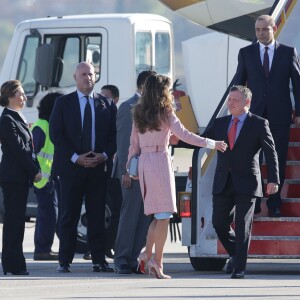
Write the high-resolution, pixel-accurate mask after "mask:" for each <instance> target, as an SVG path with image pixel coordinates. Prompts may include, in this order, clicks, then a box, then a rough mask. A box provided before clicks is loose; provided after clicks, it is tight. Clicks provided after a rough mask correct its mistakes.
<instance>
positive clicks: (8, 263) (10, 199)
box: [1, 182, 29, 272]
mask: <svg viewBox="0 0 300 300" xmlns="http://www.w3.org/2000/svg"><path fill="white" fill-rule="evenodd" d="M1 187H2V191H3V205H4V218H3V235H2V260H1V261H2V267H3V271H4V272H20V271H26V262H25V257H24V254H23V239H24V231H25V215H26V203H27V197H28V192H29V183H17V182H4V183H1Z"/></svg>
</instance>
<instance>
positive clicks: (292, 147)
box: [287, 142, 300, 160]
mask: <svg viewBox="0 0 300 300" xmlns="http://www.w3.org/2000/svg"><path fill="white" fill-rule="evenodd" d="M287 160H300V143H299V142H290V143H289V149H288V155H287Z"/></svg>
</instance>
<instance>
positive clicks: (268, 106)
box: [234, 15, 300, 217]
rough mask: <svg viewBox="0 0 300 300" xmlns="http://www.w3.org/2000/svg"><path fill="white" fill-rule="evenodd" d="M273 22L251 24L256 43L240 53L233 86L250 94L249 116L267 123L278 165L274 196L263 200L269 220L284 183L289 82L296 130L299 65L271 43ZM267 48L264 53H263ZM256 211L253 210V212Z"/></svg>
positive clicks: (293, 52) (294, 56) (289, 116)
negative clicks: (257, 116) (250, 113)
mask: <svg viewBox="0 0 300 300" xmlns="http://www.w3.org/2000/svg"><path fill="white" fill-rule="evenodd" d="M276 30H277V27H276V25H275V21H274V19H273V18H272V17H270V16H268V15H262V16H260V17H258V19H257V21H256V23H255V32H256V37H257V39H258V42H257V43H254V44H252V45H250V46H247V47H245V48H242V49H240V52H239V56H238V67H237V71H236V75H235V78H234V84H235V85H239V84H240V85H245V86H247V87H248V88H249V89H250V90H251V92H252V93H253V97H252V102H251V112H252V113H254V114H257V115H259V116H261V117H263V118H266V119H267V120H268V121H269V123H270V129H271V133H272V135H273V138H274V142H275V147H276V151H277V154H278V162H279V175H280V186H279V190H278V193H276V194H273V195H271V196H270V197H269V199H268V200H267V205H268V208H269V216H271V217H280V216H281V211H280V205H281V198H280V192H281V188H282V185H283V183H284V179H285V166H286V159H287V152H288V143H289V131H290V124H291V122H292V102H291V97H290V81H291V82H292V85H293V93H294V100H295V119H294V122H295V124H296V126H297V127H299V126H300V65H299V59H298V56H297V52H296V49H295V48H292V47H288V46H285V45H283V44H279V43H278V42H277V41H275V39H274V34H275V32H276ZM266 47H267V49H266ZM259 211H260V207H258V208H257V212H259Z"/></svg>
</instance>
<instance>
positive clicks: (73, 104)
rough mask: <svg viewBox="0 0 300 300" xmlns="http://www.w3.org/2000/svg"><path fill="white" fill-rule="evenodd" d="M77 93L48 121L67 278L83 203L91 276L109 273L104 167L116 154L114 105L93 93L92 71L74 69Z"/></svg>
mask: <svg viewBox="0 0 300 300" xmlns="http://www.w3.org/2000/svg"><path fill="white" fill-rule="evenodd" d="M74 79H75V81H76V85H77V91H75V92H73V93H70V94H68V95H65V96H62V97H59V98H58V99H57V100H56V103H55V107H54V109H53V113H52V115H51V118H50V138H51V140H52V142H53V144H54V148H55V152H54V161H53V169H54V173H55V174H57V175H58V176H59V177H60V183H61V198H62V205H61V209H62V215H61V221H60V229H59V234H60V245H59V263H60V266H59V267H58V269H57V270H58V272H70V263H72V260H73V257H74V254H75V247H76V237H77V224H78V221H79V217H80V211H81V206H82V202H83V199H85V207H86V213H87V219H88V224H87V229H88V230H87V232H88V242H89V246H90V249H91V255H92V262H93V271H94V272H111V271H113V269H112V268H110V267H109V266H108V264H107V262H106V261H105V222H104V221H105V194H106V182H107V174H106V171H107V167H106V161H107V160H108V159H110V158H111V157H112V156H113V154H114V153H115V151H116V125H115V122H116V111H117V108H116V106H115V104H113V103H112V102H109V101H108V100H107V99H106V98H105V97H103V96H101V95H100V94H97V93H95V92H94V91H93V88H94V84H95V72H94V67H93V66H92V65H90V64H89V63H87V62H81V63H79V64H78V65H77V67H76V70H75V74H74Z"/></svg>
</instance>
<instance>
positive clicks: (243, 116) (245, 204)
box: [203, 86, 279, 278]
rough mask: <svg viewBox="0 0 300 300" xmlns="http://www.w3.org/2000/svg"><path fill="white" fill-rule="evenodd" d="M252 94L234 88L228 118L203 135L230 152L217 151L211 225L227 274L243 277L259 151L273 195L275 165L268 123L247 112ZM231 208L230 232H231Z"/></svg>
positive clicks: (258, 177) (258, 176)
mask: <svg viewBox="0 0 300 300" xmlns="http://www.w3.org/2000/svg"><path fill="white" fill-rule="evenodd" d="M250 103H251V91H250V90H249V89H248V88H246V87H243V86H234V87H232V88H231V90H230V92H229V96H228V99H227V107H228V110H229V112H230V113H231V115H228V116H225V117H221V118H218V119H216V120H215V122H214V124H213V125H212V126H211V127H210V128H208V129H207V130H206V132H205V133H204V134H203V136H205V137H208V138H212V139H215V140H224V141H226V143H228V145H229V148H228V149H227V151H225V152H224V153H222V152H218V161H217V166H216V172H215V177H214V183H213V217H212V222H213V226H214V228H215V230H216V233H217V235H218V238H219V240H220V242H221V243H222V244H223V246H224V248H225V249H226V251H227V252H228V254H229V256H230V257H231V259H230V260H229V263H228V266H227V268H226V273H231V278H243V277H244V271H245V268H246V262H247V255H248V248H249V243H250V236H251V228H252V220H253V213H254V206H255V200H256V197H261V196H262V183H261V174H260V166H259V154H260V151H261V149H262V150H263V151H264V153H265V158H266V163H267V167H268V184H267V193H268V194H269V195H271V194H274V193H276V192H277V191H278V184H279V175H278V161H277V155H276V151H275V146H274V141H273V138H272V135H271V132H270V129H269V125H268V121H267V120H266V119H263V118H261V117H259V116H256V115H254V114H252V113H251V112H249V107H250ZM234 207H235V216H234V220H235V221H234V222H235V232H234V230H233V229H232V228H231V223H232V219H233V218H232V210H233V208H234Z"/></svg>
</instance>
